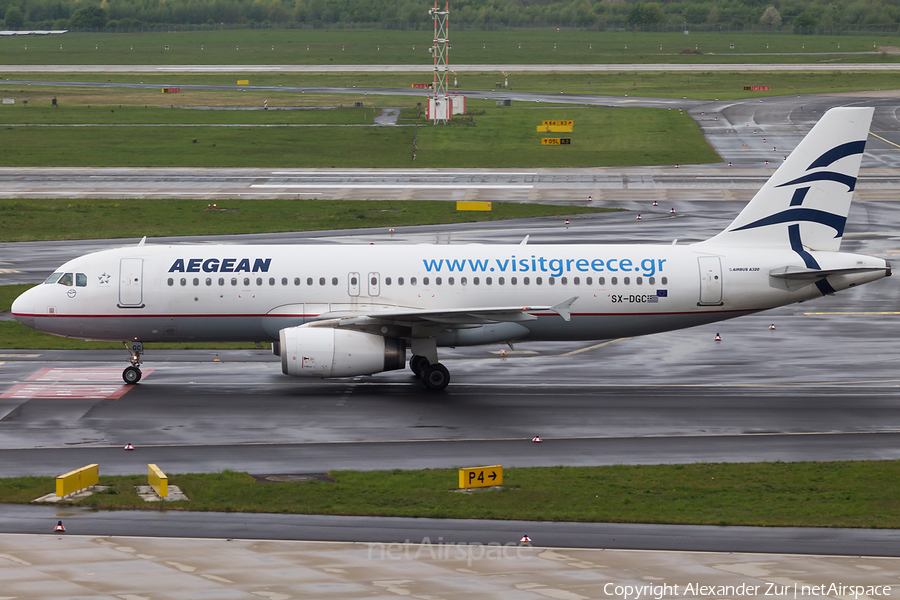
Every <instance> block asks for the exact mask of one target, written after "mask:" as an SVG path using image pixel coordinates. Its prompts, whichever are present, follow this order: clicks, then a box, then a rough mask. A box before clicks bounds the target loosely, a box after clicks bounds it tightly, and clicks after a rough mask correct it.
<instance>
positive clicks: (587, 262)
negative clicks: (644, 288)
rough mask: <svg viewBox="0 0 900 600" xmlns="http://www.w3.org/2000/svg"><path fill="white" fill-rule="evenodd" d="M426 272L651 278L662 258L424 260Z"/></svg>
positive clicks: (533, 256) (511, 257)
mask: <svg viewBox="0 0 900 600" xmlns="http://www.w3.org/2000/svg"><path fill="white" fill-rule="evenodd" d="M422 262H423V263H425V270H426V271H428V272H429V273H440V272H442V271H446V272H449V273H463V272H466V271H468V272H471V273H547V274H548V275H550V276H551V277H561V276H562V275H563V273H620V272H622V273H635V274H637V275H643V276H644V277H653V276H654V275H656V274H657V273H662V271H663V266H664V263H665V262H666V259H665V258H643V259H640V260H639V261H637V260H632V259H630V258H606V259H603V258H546V257H543V256H535V255H533V254H532V255H531V257H529V258H516V256H515V255H514V254H513V255H512V256H510V257H509V258H495V259H493V260H492V259H489V258H438V259H433V258H423V259H422Z"/></svg>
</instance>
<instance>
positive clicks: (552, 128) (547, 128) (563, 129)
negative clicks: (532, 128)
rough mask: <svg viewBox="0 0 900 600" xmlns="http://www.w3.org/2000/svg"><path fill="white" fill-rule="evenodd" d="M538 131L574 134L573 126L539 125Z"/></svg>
mask: <svg viewBox="0 0 900 600" xmlns="http://www.w3.org/2000/svg"><path fill="white" fill-rule="evenodd" d="M570 122H571V121H570ZM537 130H538V133H572V126H571V125H538V126H537Z"/></svg>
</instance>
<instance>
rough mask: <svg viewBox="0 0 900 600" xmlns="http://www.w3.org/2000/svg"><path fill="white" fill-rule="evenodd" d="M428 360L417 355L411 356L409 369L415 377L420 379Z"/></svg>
mask: <svg viewBox="0 0 900 600" xmlns="http://www.w3.org/2000/svg"><path fill="white" fill-rule="evenodd" d="M428 364H429V363H428V359H427V358H425V357H424V356H419V355H417V354H413V355H412V356H411V357H410V359H409V368H410V369H412V372H413V374H414V375H415V376H416V377H421V376H422V372H423V371H424V370H425V367H427V366H428Z"/></svg>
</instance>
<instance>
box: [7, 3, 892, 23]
mask: <svg viewBox="0 0 900 600" xmlns="http://www.w3.org/2000/svg"><path fill="white" fill-rule="evenodd" d="M441 4H443V2H441ZM430 5H431V2H429V1H427V0H102V1H100V2H99V3H97V2H95V1H94V0H0V16H3V17H4V19H3V21H2V28H3V29H76V28H97V29H103V28H107V29H117V28H122V29H134V28H141V27H152V26H157V25H209V26H215V25H220V24H261V25H263V26H265V25H269V24H279V25H288V26H304V27H307V26H312V27H329V26H346V25H347V24H351V23H352V24H370V25H376V26H382V27H386V28H395V27H397V26H406V27H417V28H427V27H430V26H431V17H430V16H429V15H428V8H429V6H430ZM450 8H451V15H450V18H451V25H452V26H455V27H478V28H491V27H502V26H525V27H529V26H565V27H586V28H593V29H597V30H600V29H605V28H608V27H613V26H620V27H621V26H624V27H634V28H635V29H644V28H646V27H647V26H660V25H662V24H681V23H685V24H695V25H699V24H702V25H704V26H720V27H728V28H730V29H740V28H746V27H751V26H752V27H756V26H761V27H767V28H774V29H798V28H801V29H802V28H806V29H809V28H815V27H823V28H850V27H863V28H865V27H879V26H881V27H897V26H898V24H900V0H853V1H848V2H842V1H840V0H839V1H837V2H829V1H823V0H775V1H774V2H773V1H772V0H706V1H704V0H681V1H678V0H674V1H671V2H669V1H666V2H661V3H660V2H640V1H635V0H620V1H615V0H571V1H568V2H565V1H564V2H556V1H554V0H453V1H452V2H451V7H450Z"/></svg>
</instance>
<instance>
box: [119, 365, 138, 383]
mask: <svg viewBox="0 0 900 600" xmlns="http://www.w3.org/2000/svg"><path fill="white" fill-rule="evenodd" d="M122 379H124V380H125V383H127V384H128V385H134V384H135V383H137V382H138V381H140V380H141V370H140V369H138V368H137V367H126V368H125V370H124V371H122Z"/></svg>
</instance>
